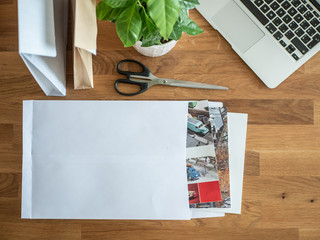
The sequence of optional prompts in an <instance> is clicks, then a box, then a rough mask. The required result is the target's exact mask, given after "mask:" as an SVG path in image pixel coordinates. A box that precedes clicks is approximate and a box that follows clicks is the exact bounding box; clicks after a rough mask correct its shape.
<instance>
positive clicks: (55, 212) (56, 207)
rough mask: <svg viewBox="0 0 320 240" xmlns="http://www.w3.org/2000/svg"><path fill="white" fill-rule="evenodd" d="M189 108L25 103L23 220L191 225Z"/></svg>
mask: <svg viewBox="0 0 320 240" xmlns="http://www.w3.org/2000/svg"><path fill="white" fill-rule="evenodd" d="M187 107H188V104H187V102H179V101H173V102H166V101H161V102H159V101H143V102H141V101H140V102H135V101H128V102H125V101H24V102H23V172H22V218H51V219H62V218H65V219H190V211H189V202H188V197H187V196H188V189H187V181H186V179H187V176H186V165H185V158H186V146H185V145H186V129H187V121H186V116H187Z"/></svg>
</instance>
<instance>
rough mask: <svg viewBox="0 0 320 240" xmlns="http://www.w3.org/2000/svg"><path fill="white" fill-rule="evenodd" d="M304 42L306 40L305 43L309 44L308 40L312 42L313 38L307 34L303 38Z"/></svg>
mask: <svg viewBox="0 0 320 240" xmlns="http://www.w3.org/2000/svg"><path fill="white" fill-rule="evenodd" d="M301 40H302V42H304V43H305V44H307V43H308V42H310V40H311V38H310V37H309V36H308V35H307V34H305V35H303V37H302V38H301Z"/></svg>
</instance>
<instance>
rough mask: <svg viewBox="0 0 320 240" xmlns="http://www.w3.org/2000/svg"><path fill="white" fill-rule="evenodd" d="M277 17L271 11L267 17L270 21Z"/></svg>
mask: <svg viewBox="0 0 320 240" xmlns="http://www.w3.org/2000/svg"><path fill="white" fill-rule="evenodd" d="M275 16H276V14H275V13H274V12H273V11H269V12H268V13H267V17H268V18H269V19H270V20H272V19H274V17H275Z"/></svg>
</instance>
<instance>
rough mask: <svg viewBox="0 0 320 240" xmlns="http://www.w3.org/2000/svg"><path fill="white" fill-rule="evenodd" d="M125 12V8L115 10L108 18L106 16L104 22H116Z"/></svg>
mask: <svg viewBox="0 0 320 240" xmlns="http://www.w3.org/2000/svg"><path fill="white" fill-rule="evenodd" d="M124 10H125V8H113V9H112V11H111V12H110V14H109V15H108V16H106V17H105V18H104V19H103V20H107V21H112V22H114V21H116V20H117V18H118V17H119V16H120V14H121V13H122V12H123V11H124Z"/></svg>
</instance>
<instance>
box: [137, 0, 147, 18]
mask: <svg viewBox="0 0 320 240" xmlns="http://www.w3.org/2000/svg"><path fill="white" fill-rule="evenodd" d="M137 3H138V5H139V6H140V7H141V8H142V9H143V11H144V13H145V14H146V15H147V12H146V10H145V9H144V6H143V5H142V4H141V2H140V0H137Z"/></svg>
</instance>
